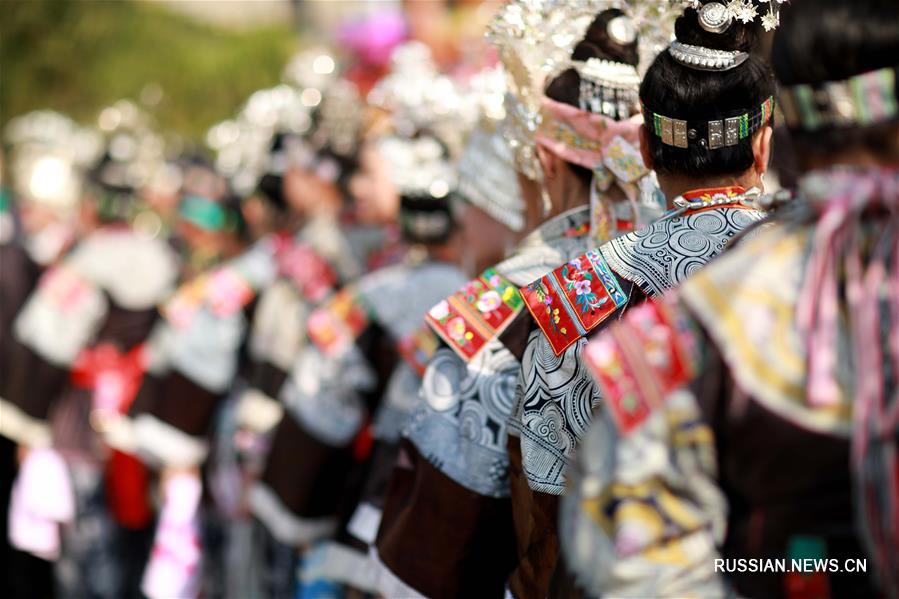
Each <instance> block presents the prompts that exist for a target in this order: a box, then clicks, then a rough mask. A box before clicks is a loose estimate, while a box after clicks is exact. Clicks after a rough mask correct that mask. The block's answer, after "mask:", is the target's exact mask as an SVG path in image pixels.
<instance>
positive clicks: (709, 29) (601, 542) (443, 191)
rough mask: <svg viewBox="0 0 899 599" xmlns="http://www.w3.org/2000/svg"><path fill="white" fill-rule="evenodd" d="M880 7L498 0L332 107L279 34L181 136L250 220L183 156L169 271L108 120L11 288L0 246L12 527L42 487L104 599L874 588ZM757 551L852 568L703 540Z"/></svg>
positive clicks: (890, 193) (884, 347)
mask: <svg viewBox="0 0 899 599" xmlns="http://www.w3.org/2000/svg"><path fill="white" fill-rule="evenodd" d="M896 17H897V14H896V7H895V6H894V5H892V4H891V2H889V1H888V0H865V1H864V2H858V3H855V5H854V6H853V7H852V9H851V10H850V9H848V8H847V7H845V6H843V3H841V2H838V1H837V0H822V1H820V2H816V3H814V5H812V3H809V2H798V1H797V2H795V3H794V4H793V5H786V4H783V2H781V1H780V0H771V1H762V2H753V1H750V0H743V1H737V2H729V3H720V2H714V1H706V0H687V1H684V2H650V1H642V2H625V1H615V0H592V1H584V2H564V3H562V2H553V1H550V0H516V1H513V2H510V3H509V4H507V5H505V6H503V7H501V8H500V9H499V11H498V13H497V15H496V17H495V18H494V20H493V22H492V23H491V25H490V28H489V33H488V36H489V38H490V40H491V41H492V42H493V43H494V45H495V46H496V49H497V51H498V55H499V59H500V62H501V63H502V71H497V72H489V73H482V74H479V75H477V76H475V77H473V78H471V80H469V81H467V82H465V83H464V84H459V83H458V82H455V81H452V80H451V79H449V78H447V77H446V76H444V75H441V74H440V73H439V72H438V71H437V69H436V68H435V67H434V66H433V65H432V64H431V63H430V60H429V58H428V55H427V51H426V49H425V48H424V47H422V46H420V45H416V44H412V45H409V46H404V47H400V48H398V49H397V50H396V51H395V52H394V58H393V63H392V68H391V72H390V73H389V74H388V75H387V76H386V77H385V78H384V79H383V80H382V81H381V82H380V83H379V84H378V85H377V86H376V87H375V88H374V89H373V90H372V91H371V92H370V93H369V94H368V95H367V102H368V105H367V106H364V105H363V103H362V101H361V100H360V98H359V97H358V93H357V92H356V91H355V90H354V89H353V88H352V87H351V86H349V85H348V82H347V81H344V80H341V79H340V77H339V76H337V74H336V72H335V69H334V65H333V62H331V63H330V65H328V66H330V68H324V69H322V68H316V66H315V65H316V64H317V65H318V67H321V66H322V65H323V62H322V60H320V59H321V55H316V56H313V55H309V57H308V58H309V60H310V64H309V65H308V66H307V67H306V68H305V69H303V68H300V69H299V71H300V72H303V73H305V74H306V75H307V76H309V77H312V79H313V80H314V81H312V80H301V81H297V82H296V83H295V85H294V86H293V87H291V86H282V87H279V88H275V89H273V90H267V91H265V92H260V93H259V94H258V95H256V96H254V98H251V99H250V101H249V102H248V103H247V105H246V106H245V107H244V109H243V111H242V113H241V114H240V115H239V116H238V117H236V119H235V120H234V121H231V122H228V123H225V124H223V125H222V126H220V127H219V128H217V130H216V131H217V137H219V138H221V139H220V140H219V141H220V142H221V143H220V147H219V148H218V149H219V151H220V154H219V156H220V158H221V157H223V156H225V155H227V154H228V152H229V151H231V152H232V154H233V155H232V158H233V159H234V160H233V162H232V166H233V164H238V165H244V163H250V162H253V161H257V162H260V161H261V166H259V165H258V164H257V165H255V168H250V169H248V170H250V171H252V172H253V173H254V175H255V176H254V177H252V179H253V181H254V184H253V186H254V187H255V188H256V189H257V190H258V191H259V192H260V193H259V194H257V197H258V198H260V200H259V201H260V202H261V203H260V205H261V206H262V207H263V209H262V212H263V213H264V215H265V217H264V218H260V219H258V220H256V221H254V223H255V227H253V234H254V238H255V241H253V242H252V243H250V244H249V245H247V246H246V247H245V248H242V247H241V243H240V241H239V237H240V236H239V228H238V227H237V225H236V223H237V222H238V221H239V220H240V212H239V210H235V208H234V204H233V203H232V202H231V200H230V199H228V198H229V197H230V195H229V192H228V184H227V182H226V180H225V178H223V177H222V176H221V175H220V174H217V173H215V172H214V171H213V170H212V169H209V168H207V167H205V166H203V165H201V164H199V163H188V164H185V165H183V168H182V173H183V175H182V179H183V183H182V185H181V189H182V192H181V194H180V199H179V201H178V216H177V218H176V219H175V220H176V222H178V223H181V222H182V221H183V222H184V223H186V225H185V226H184V227H181V229H183V230H179V231H178V238H179V239H180V240H181V242H182V243H184V244H185V245H186V246H187V247H188V248H189V250H188V251H185V252H182V256H183V258H182V260H181V262H182V264H183V265H179V259H178V256H177V254H176V253H175V252H173V250H172V249H171V245H170V244H167V243H165V242H163V241H161V237H160V236H159V235H158V234H157V235H156V236H155V237H154V236H152V235H147V234H146V229H147V227H148V226H150V225H152V228H154V229H158V230H164V229H166V228H167V227H168V226H169V225H168V224H167V221H166V219H164V218H159V217H158V214H157V213H158V211H157V212H153V214H154V215H156V219H155V220H153V219H151V218H150V217H149V216H145V217H144V218H138V216H140V215H141V214H143V213H142V212H141V210H140V206H139V204H138V203H135V201H134V198H135V194H134V193H133V192H132V188H133V186H132V185H129V184H128V183H127V182H123V180H122V179H121V178H120V177H121V172H120V171H121V167H122V166H123V165H122V164H121V163H120V162H121V161H117V160H116V158H115V154H116V152H113V151H112V150H114V149H115V144H112V143H110V144H109V151H108V152H107V154H108V155H107V156H106V159H105V160H104V161H102V162H101V163H100V164H101V166H100V167H99V168H97V169H95V172H94V177H93V179H94V180H95V186H94V187H95V188H96V189H97V190H102V191H97V192H95V193H94V194H93V195H91V196H90V198H89V200H88V201H86V202H85V205H86V206H90V207H91V210H90V211H88V212H89V213H88V214H87V215H86V216H85V215H82V217H81V218H82V220H84V221H85V222H90V223H93V224H92V226H91V228H90V229H89V231H90V232H89V233H82V234H81V237H80V239H79V240H78V242H77V243H76V244H75V245H74V246H73V249H71V250H69V251H68V252H67V253H65V255H64V257H62V258H59V259H56V260H55V261H53V262H54V266H52V267H50V268H48V269H46V271H45V272H44V274H43V275H42V277H41V278H40V283H36V281H37V280H38V278H37V273H38V271H39V269H38V268H37V267H35V266H34V263H33V262H31V261H30V260H31V259H30V258H28V256H27V255H28V252H26V251H25V249H27V247H28V243H31V245H34V242H22V243H19V242H18V241H16V242H14V243H11V244H9V248H10V249H9V253H10V256H13V255H17V256H18V258H12V259H13V260H19V263H18V264H20V265H21V268H19V269H18V270H17V271H13V272H18V273H20V274H19V275H16V276H17V277H18V278H17V279H16V280H13V279H12V278H10V277H8V276H7V275H4V293H6V286H7V285H9V286H10V297H17V298H19V300H18V304H19V306H16V307H13V308H11V309H7V306H6V305H4V310H3V315H4V321H3V322H4V329H3V331H2V333H3V335H4V339H3V355H2V358H3V360H4V364H3V365H4V371H5V372H6V373H8V374H7V375H5V376H4V380H3V381H2V389H0V394H2V399H3V409H4V415H3V420H4V422H3V426H2V432H3V434H4V435H5V436H7V437H9V438H10V439H12V440H13V441H15V442H16V443H18V444H19V446H20V447H21V448H29V449H30V450H29V451H27V452H26V451H20V458H21V459H20V462H21V465H20V468H19V473H18V479H17V481H16V485H15V487H14V489H13V495H12V505H11V508H10V538H11V539H13V544H14V545H18V546H19V547H22V546H23V541H22V538H23V536H22V535H21V534H19V536H18V537H17V536H16V534H17V533H16V530H17V529H16V527H19V531H20V533H21V531H26V530H30V531H34V530H41V531H43V532H42V535H43V536H41V535H35V534H34V533H33V532H31V533H29V534H26V535H24V536H25V537H28V538H29V539H42V540H44V541H45V546H41V547H24V548H25V549H27V550H29V551H31V552H32V553H35V554H37V555H41V556H43V557H45V558H54V557H56V555H57V554H58V553H59V545H60V543H59V540H58V538H56V536H55V530H56V529H55V523H56V522H58V521H61V520H66V521H70V520H72V518H73V515H74V521H75V523H76V525H75V526H70V527H68V528H64V530H68V533H67V534H68V536H70V537H71V538H70V539H67V538H63V542H62V548H63V551H62V554H63V556H62V558H61V559H60V564H59V565H58V567H57V570H58V572H63V573H65V574H67V575H68V576H69V577H70V580H69V584H70V585H76V586H70V587H68V588H72V589H78V588H85V589H86V588H89V587H90V586H91V585H100V586H101V587H102V585H103V584H105V585H107V586H106V587H104V588H98V589H97V590H93V589H92V590H91V592H92V593H94V592H96V593H97V594H101V595H102V594H104V593H105V594H111V595H113V596H118V595H121V594H124V591H122V589H128V592H137V588H136V587H137V586H138V585H139V586H140V587H141V589H140V590H141V592H143V593H144V594H146V595H150V596H160V597H162V596H191V595H196V594H199V593H201V592H202V593H203V594H221V595H225V596H276V597H281V596H292V595H295V594H299V595H300V596H308V597H312V596H322V595H324V594H332V595H333V594H336V595H340V594H344V593H352V592H353V591H351V590H350V589H354V590H355V592H357V593H367V594H378V595H383V596H387V597H413V596H427V597H453V596H497V597H499V596H503V595H512V596H514V597H520V598H523V597H547V596H553V597H562V596H583V595H586V596H601V595H613V596H684V595H693V594H695V595H701V596H707V595H708V596H719V595H720V596H723V595H728V594H731V593H738V594H745V595H749V596H766V597H767V596H793V597H805V596H826V595H828V594H833V595H837V596H842V595H847V594H848V595H853V596H854V595H859V594H866V595H870V594H872V593H875V592H876V591H875V589H878V590H879V592H881V593H883V594H885V595H887V596H889V595H890V594H895V593H896V592H897V591H896V589H897V583H896V580H895V572H896V571H899V564H897V546H899V541H897V537H896V521H897V505H899V503H897V499H896V488H897V487H896V480H897V478H896V477H897V470H896V457H895V443H896V435H897V424H899V421H897V418H896V414H897V413H899V412H897V410H896V406H895V402H896V399H897V397H896V394H897V393H896V371H897V370H899V362H897V356H899V349H897V344H896V339H895V331H896V329H897V326H896V323H895V319H896V318H897V306H899V298H897V293H899V289H897V285H896V281H897V280H899V278H897V273H896V261H897V259H899V256H897V246H896V238H897V237H896V235H897V233H896V227H897V224H896V207H897V197H896V195H897V192H899V182H897V180H896V173H895V170H890V169H889V168H888V165H889V164H891V163H892V164H894V163H895V162H896V153H897V151H899V148H897V144H899V141H897V134H896V123H895V121H896V118H897V116H899V106H897V78H896V70H895V69H896V66H895V64H894V63H895V56H896V55H897V53H896V50H897V48H896V46H897V44H899V32H897V31H896V30H895V23H897V22H899V19H897V18H896ZM781 20H783V25H781ZM890 24H892V29H891V28H890V27H891V25H890ZM775 29H777V31H776V33H772V31H773V30H775ZM772 37H773V42H772ZM672 38H673V41H672ZM772 43H773V48H772ZM313 59H318V60H317V62H316V60H313ZM329 60H330V58H329ZM772 64H773V66H772ZM319 71H326V72H324V73H323V72H319ZM775 74H776V76H777V79H775ZM320 75H330V76H329V77H314V76H320ZM776 81H779V83H780V88H779V89H778V87H777V83H776ZM309 89H315V90H316V91H317V92H318V93H319V95H318V97H317V98H316V99H317V100H319V101H317V102H312V104H315V107H314V109H312V110H310V109H309V108H308V107H306V106H304V104H308V103H309V102H304V101H303V98H304V96H305V98H306V99H307V100H308V99H309V94H308V93H307V94H304V93H303V91H306V90H309ZM775 99H776V100H775ZM776 105H777V106H779V110H777V111H776V110H775V106H776ZM260 113H265V114H264V118H260ZM781 117H782V118H783V119H784V121H785V123H786V126H787V128H788V129H789V130H790V133H791V136H792V138H793V144H794V145H795V148H796V151H797V158H798V160H799V164H800V167H801V169H802V170H803V171H804V172H806V173H807V175H806V176H805V177H804V178H803V180H802V182H801V183H800V185H799V187H798V190H797V194H796V195H797V198H796V199H793V198H792V195H791V194H778V195H776V196H773V195H770V194H769V195H765V193H764V190H765V184H764V180H763V175H765V173H766V171H767V169H768V166H769V162H770V161H771V152H772V146H773V143H772V137H773V129H774V127H775V125H777V124H778V123H776V122H775V120H776V119H779V118H781ZM472 129H473V132H472ZM73 130H74V129H73ZM260 132H261V133H262V134H261V135H260ZM249 137H253V142H254V143H255V145H254V144H253V143H251V142H250V139H249ZM257 138H259V139H261V140H262V142H261V143H259V139H257ZM113 141H114V138H113ZM119 145H120V146H121V145H122V144H119ZM250 146H254V147H255V148H256V150H255V151H253V152H247V151H246V148H247V147H250ZM260 147H264V149H263V150H259V149H258V148H260ZM119 150H121V148H119ZM246 154H251V155H246ZM237 170H238V171H239V170H240V169H237ZM230 174H232V175H234V174H235V171H232V173H230ZM260 175H261V176H260ZM117 176H118V177H119V178H117ZM236 180H237V178H236V177H235V178H234V179H232V181H236ZM348 198H352V203H353V208H352V211H350V210H348ZM349 212H352V214H353V219H352V221H350V220H349V219H348V217H347V215H348V213H349ZM767 213H773V214H770V216H769V214H767ZM25 220H26V219H22V221H23V222H24V221H25ZM82 226H84V225H82ZM48 230H49V229H48ZM31 237H32V238H34V237H35V236H34V235H32V236H31ZM27 238H28V235H24V236H19V237H15V239H16V240H20V239H27ZM6 247H7V245H6V244H5V245H4V260H6V252H7V249H6ZM60 247H62V246H60ZM722 253H725V255H724V256H721V257H720V259H718V256H719V254H722ZM713 260H714V263H713V264H712V265H711V266H709V268H705V267H706V265H707V264H709V263H710V262H712V261H713ZM11 263H15V262H11ZM471 277H474V278H471ZM466 281H468V282H466ZM35 285H36V287H35ZM176 287H177V291H174V293H172V292H173V290H174V289H175V288H176ZM32 288H35V291H33V292H32V291H31V289H32ZM673 288H677V290H676V291H674V292H673V293H672V292H671V290H672V289H673ZM4 297H5V296H4ZM5 303H6V302H4V304H5ZM7 365H8V367H7ZM51 412H54V413H56V414H62V415H63V416H62V417H59V416H55V417H54V430H53V431H52V432H51V430H50V427H49V425H48V416H49V415H50V413H51ZM760 431H765V433H764V434H763V435H761V437H760ZM51 439H52V446H53V447H54V448H55V449H56V450H57V451H53V450H51V449H49V446H50V445H51V443H50V441H51ZM60 440H62V442H61V441H60ZM98 441H102V443H98ZM101 447H102V449H100V448H101ZM57 452H58V453H57ZM60 453H61V454H62V455H63V456H64V457H65V461H64V463H62V462H60V461H59V459H58V454H60ZM145 464H146V465H148V466H150V469H149V470H148V469H147V468H146V466H145ZM66 472H69V473H70V474H67V473H66ZM154 473H159V474H158V476H157V475H156V474H154ZM63 479H65V480H69V479H70V480H71V482H70V483H68V486H69V487H71V486H72V484H73V483H74V489H73V490H74V494H73V495H74V497H75V498H76V499H77V501H76V502H75V503H74V504H73V505H72V507H71V508H70V509H69V510H68V512H70V513H65V512H66V509H60V505H63V504H65V502H64V501H55V502H50V503H52V505H48V502H46V501H42V500H41V497H40V496H39V495H40V493H39V492H35V490H38V491H39V490H40V489H41V488H47V487H41V486H40V485H39V484H37V482H36V481H40V482H42V483H44V484H46V483H47V481H51V480H53V481H58V484H59V485H60V488H61V489H65V488H66V486H67V485H66V483H65V482H64V480H63ZM29 481H30V482H29ZM104 481H105V484H104ZM156 490H158V495H159V497H160V499H159V501H158V504H159V506H158V507H159V509H158V510H155V509H154V507H155V506H154V505H153V502H152V501H151V497H152V494H153V493H154V492H156ZM62 494H63V493H62V491H60V496H62ZM103 504H107V505H108V506H109V508H107V507H104V506H103ZM110 508H111V509H110ZM107 512H109V513H107ZM156 512H158V513H156ZM110 515H111V516H110ZM91 519H93V523H92V524H91ZM88 524H91V525H88ZM91 535H93V537H92V536H91ZM101 537H102V538H103V539H105V540H106V541H108V540H109V539H115V542H101ZM98 548H99V549H98ZM116 548H119V551H118V554H116ZM788 556H789V557H797V558H799V557H812V558H825V557H836V558H858V557H864V556H867V557H869V558H870V560H871V562H872V567H871V568H870V569H869V571H868V573H867V574H866V575H858V574H855V575H849V574H845V573H843V574H841V573H838V572H834V573H826V572H817V573H813V574H811V575H807V576H806V575H797V574H795V573H786V572H772V573H766V574H762V575H760V574H758V573H753V574H746V573H742V574H741V573H740V572H739V571H736V572H734V571H727V570H725V571H724V572H722V571H721V570H720V569H716V564H717V563H718V562H719V561H725V562H726V561H728V560H720V559H719V558H737V557H740V558H747V557H754V558H769V557H788ZM66 560H68V562H69V565H68V566H67V567H66V568H62V567H60V566H61V565H63V564H64V563H66ZM104 560H106V561H107V562H110V563H113V562H114V563H115V564H116V565H115V567H112V566H109V568H110V569H109V571H110V572H112V571H115V572H116V573H117V576H118V578H116V576H109V577H106V578H104V577H97V576H90V575H88V573H89V572H90V571H91V569H92V568H96V565H97V564H98V563H103V561H104ZM147 560H149V561H148V565H146V566H145V563H147ZM201 572H202V575H201ZM141 573H142V574H141ZM58 575H59V576H61V574H58ZM78 584H81V585H83V587H78V586H77V585H78ZM116 584H118V585H120V586H118V587H115V591H114V592H110V589H112V588H113V586H110V585H116ZM75 594H79V592H78V591H75ZM81 594H84V593H81Z"/></svg>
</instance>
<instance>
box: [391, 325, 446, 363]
mask: <svg viewBox="0 0 899 599" xmlns="http://www.w3.org/2000/svg"><path fill="white" fill-rule="evenodd" d="M439 345H440V342H439V341H438V339H437V337H436V336H435V335H434V333H432V332H431V329H430V327H428V325H426V324H423V325H422V326H421V327H419V328H418V329H416V330H415V332H413V333H411V334H410V335H407V336H406V337H404V338H402V339H400V341H399V343H397V349H398V350H399V353H400V356H402V357H403V359H404V360H406V362H408V363H409V365H410V366H411V367H412V369H413V370H415V372H417V373H418V376H424V374H425V369H426V368H427V367H428V362H430V361H431V358H432V357H433V356H434V354H435V353H436V352H437V347H438V346H439Z"/></svg>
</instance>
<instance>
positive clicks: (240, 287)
mask: <svg viewBox="0 0 899 599" xmlns="http://www.w3.org/2000/svg"><path fill="white" fill-rule="evenodd" d="M255 295H256V291H255V290H254V289H253V287H252V286H251V285H250V283H249V282H248V281H247V280H246V278H244V277H243V276H241V275H240V273H238V272H237V270H236V269H233V268H229V267H222V268H219V269H217V270H215V271H213V272H212V273H211V274H208V275H202V276H200V277H197V278H196V279H194V280H193V281H190V282H188V283H185V284H184V285H182V286H181V288H180V289H178V291H176V292H175V294H174V295H173V296H172V297H171V298H170V299H169V301H167V302H166V303H165V305H164V306H163V307H162V313H163V315H164V316H165V317H166V319H167V320H168V321H169V322H171V323H172V324H173V325H174V326H175V327H176V328H179V329H185V328H187V327H188V326H190V323H191V322H193V318H194V315H196V313H197V311H198V310H199V309H200V308H201V307H202V306H203V305H204V304H205V305H208V306H209V309H210V310H211V311H212V312H213V314H215V315H216V316H220V317H226V316H230V315H232V314H234V313H235V312H237V311H238V310H240V309H241V308H243V307H244V306H246V305H247V304H248V303H250V301H252V299H253V298H254V297H255Z"/></svg>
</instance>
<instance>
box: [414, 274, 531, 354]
mask: <svg viewBox="0 0 899 599" xmlns="http://www.w3.org/2000/svg"><path fill="white" fill-rule="evenodd" d="M523 307H524V303H523V302H522V300H521V296H520V295H519V294H518V290H517V289H516V288H515V286H514V285H512V284H511V283H510V282H509V281H507V280H506V279H505V278H503V277H502V276H501V275H499V274H498V273H497V272H496V271H495V270H494V269H493V268H488V269H487V270H485V271H484V272H483V273H482V274H481V276H479V277H478V278H476V279H474V280H472V281H469V282H468V283H466V284H465V285H464V286H463V287H462V289H460V290H459V291H457V292H456V293H454V294H453V295H451V296H450V297H448V298H447V299H445V300H442V301H440V302H439V303H438V304H437V305H436V306H434V307H433V308H431V310H430V312H428V314H427V316H426V317H425V320H426V321H427V323H428V325H430V327H431V328H432V329H433V330H434V332H435V333H437V335H439V336H440V337H441V338H442V339H443V340H444V341H446V342H447V344H449V346H450V347H451V348H452V349H453V351H455V352H456V353H457V354H458V355H459V357H461V358H462V359H463V360H465V361H466V362H469V361H471V360H472V359H474V358H475V356H477V355H478V354H479V353H480V351H481V350H482V349H483V348H484V346H485V345H486V344H487V342H488V341H490V340H491V339H494V338H495V337H497V336H498V335H500V334H501V333H502V332H503V331H504V330H505V329H506V327H508V326H509V324H510V323H511V322H512V320H513V319H514V318H515V316H517V315H518V313H519V312H521V310H522V308H523Z"/></svg>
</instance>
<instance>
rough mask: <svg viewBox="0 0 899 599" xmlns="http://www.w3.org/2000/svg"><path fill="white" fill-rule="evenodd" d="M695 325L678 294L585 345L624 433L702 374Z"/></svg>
mask: <svg viewBox="0 0 899 599" xmlns="http://www.w3.org/2000/svg"><path fill="white" fill-rule="evenodd" d="M692 326H693V325H692V324H691V323H690V320H689V317H688V316H687V313H686V312H684V311H683V309H682V308H681V307H680V306H679V305H678V304H677V303H676V300H675V298H665V299H663V300H660V301H650V302H645V303H644V304H642V305H641V306H639V307H637V308H634V309H632V310H630V311H629V312H628V314H627V315H626V316H625V318H624V319H622V321H621V323H618V324H617V325H616V326H614V327H612V328H610V329H609V330H608V331H606V332H605V334H603V335H600V336H599V338H598V339H597V340H595V341H593V342H592V343H590V344H589V345H587V347H586V348H585V349H584V353H583V355H584V359H585V360H586V362H587V365H588V367H589V368H590V370H591V371H592V372H593V375H594V376H595V377H596V379H597V381H598V382H599V385H600V388H601V389H602V391H603V398H604V399H605V406H606V408H607V409H608V411H609V414H611V416H612V418H613V420H614V421H615V423H616V425H617V426H618V429H619V431H621V434H622V435H627V434H629V433H630V432H631V431H633V430H634V429H635V428H637V427H639V426H640V425H641V424H642V423H643V422H644V421H645V420H646V418H647V417H648V416H649V415H650V414H652V413H653V411H655V410H657V409H659V408H660V407H661V406H662V402H663V401H664V399H665V396H666V395H668V394H669V393H671V392H672V391H674V390H676V389H677V388H678V387H680V386H682V385H684V384H686V383H688V382H689V381H690V380H692V378H693V377H694V375H695V373H696V372H698V366H699V354H698V350H697V347H696V342H695V336H694V334H693V328H692Z"/></svg>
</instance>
